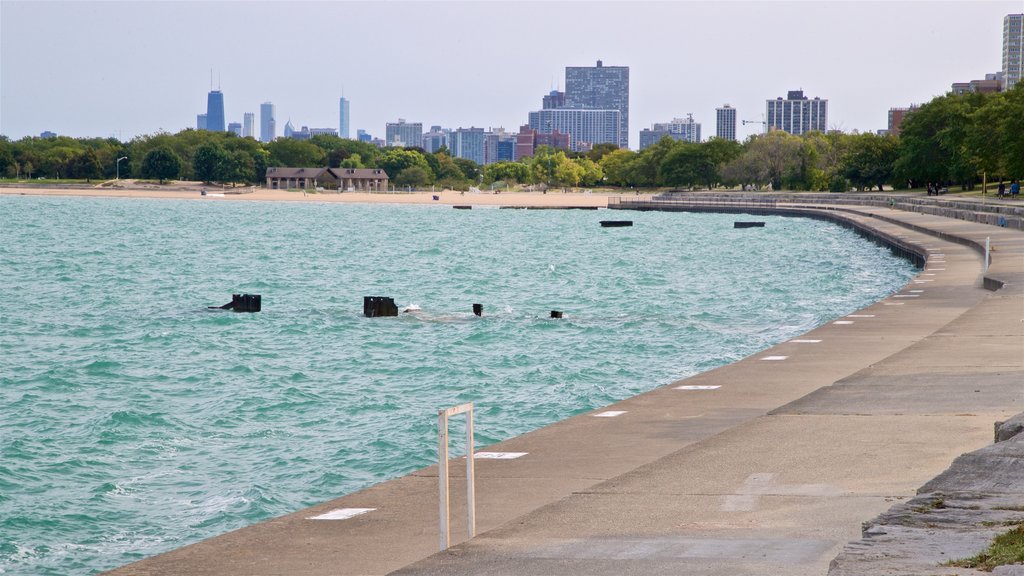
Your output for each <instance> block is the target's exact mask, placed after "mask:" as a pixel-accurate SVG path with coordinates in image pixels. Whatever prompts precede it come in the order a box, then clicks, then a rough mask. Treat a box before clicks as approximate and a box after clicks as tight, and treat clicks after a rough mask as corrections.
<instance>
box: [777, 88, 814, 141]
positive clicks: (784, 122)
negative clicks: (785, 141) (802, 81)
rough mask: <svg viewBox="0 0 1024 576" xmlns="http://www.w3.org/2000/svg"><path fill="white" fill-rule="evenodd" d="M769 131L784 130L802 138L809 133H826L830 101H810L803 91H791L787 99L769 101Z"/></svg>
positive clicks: (779, 98) (780, 98)
mask: <svg viewBox="0 0 1024 576" xmlns="http://www.w3.org/2000/svg"><path fill="white" fill-rule="evenodd" d="M766 107H767V110H766V116H765V118H766V121H767V127H768V129H769V130H782V131H784V132H789V133H790V134H795V135H797V136H800V135H802V134H806V133H808V132H821V133H825V131H826V130H827V128H828V100H822V99H821V98H815V99H813V100H808V99H807V97H806V96H804V91H803V90H790V91H789V93H788V94H787V95H786V99H785V100H783V99H782V97H781V96H780V97H778V98H776V99H775V100H768V101H767V106H766Z"/></svg>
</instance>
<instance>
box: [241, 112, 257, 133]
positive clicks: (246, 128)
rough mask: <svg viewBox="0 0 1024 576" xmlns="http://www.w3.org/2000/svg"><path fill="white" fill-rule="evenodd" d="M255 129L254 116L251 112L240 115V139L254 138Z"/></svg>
mask: <svg viewBox="0 0 1024 576" xmlns="http://www.w3.org/2000/svg"><path fill="white" fill-rule="evenodd" d="M255 129H256V115H255V114H253V113H252V112H246V113H245V114H242V137H243V138H253V137H255V134H256V133H255V132H254V130H255Z"/></svg>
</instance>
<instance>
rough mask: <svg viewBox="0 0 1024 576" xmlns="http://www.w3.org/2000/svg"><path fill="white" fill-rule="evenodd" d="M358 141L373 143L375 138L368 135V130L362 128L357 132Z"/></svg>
mask: <svg viewBox="0 0 1024 576" xmlns="http://www.w3.org/2000/svg"><path fill="white" fill-rule="evenodd" d="M356 140H359V141H360V142H372V141H373V136H370V135H369V134H367V133H366V130H363V129H362V128H360V129H358V130H356Z"/></svg>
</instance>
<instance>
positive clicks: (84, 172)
mask: <svg viewBox="0 0 1024 576" xmlns="http://www.w3.org/2000/svg"><path fill="white" fill-rule="evenodd" d="M102 177H103V167H102V166H100V160H99V157H98V156H97V155H96V152H95V151H94V150H92V149H91V148H87V149H86V150H85V151H84V152H80V153H78V154H76V155H75V156H74V158H72V159H71V162H70V163H69V164H68V178H84V179H86V180H89V179H92V178H102Z"/></svg>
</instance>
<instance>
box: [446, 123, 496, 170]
mask: <svg viewBox="0 0 1024 576" xmlns="http://www.w3.org/2000/svg"><path fill="white" fill-rule="evenodd" d="M448 141H449V146H448V149H449V150H451V153H452V156H454V157H455V158H466V159H467V160H472V161H473V162H476V163H477V164H479V165H481V166H483V165H484V164H485V163H486V155H485V152H484V150H485V148H486V143H487V133H486V132H485V131H484V129H483V128H474V127H470V128H459V129H458V130H452V132H451V134H449V136H448Z"/></svg>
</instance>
